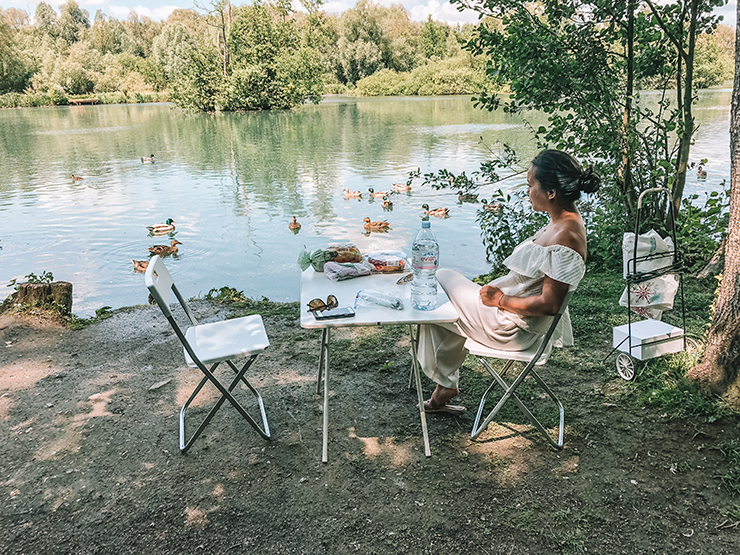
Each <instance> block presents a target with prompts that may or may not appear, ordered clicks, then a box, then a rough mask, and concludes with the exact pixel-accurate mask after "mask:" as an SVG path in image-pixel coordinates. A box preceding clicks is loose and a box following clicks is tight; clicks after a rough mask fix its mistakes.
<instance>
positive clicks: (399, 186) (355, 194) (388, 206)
mask: <svg viewBox="0 0 740 555" xmlns="http://www.w3.org/2000/svg"><path fill="white" fill-rule="evenodd" d="M410 192H411V185H409V184H408V183H394V184H393V190H392V191H376V190H375V189H373V188H372V187H370V188H369V189H368V190H367V195H368V196H370V197H371V198H373V199H379V200H380V201H381V202H382V206H383V209H384V210H392V209H393V201H392V200H391V198H390V195H392V194H393V193H410ZM362 195H363V193H362V191H350V190H349V189H348V188H347V187H345V188H344V198H345V199H346V200H349V199H358V200H361V199H362ZM458 198H459V200H460V201H461V202H477V199H478V195H463V194H462V193H460V195H459V196H458ZM421 209H422V210H423V211H424V215H425V216H434V217H435V218H447V217H448V216H449V213H450V209H449V208H429V205H428V204H426V203H425V204H422V205H421ZM362 223H363V227H364V228H365V232H366V233H370V232H387V231H389V230H390V228H391V227H392V226H393V224H392V223H390V222H389V221H387V220H372V219H370V218H369V217H366V218H364V219H363V220H362ZM288 229H290V230H291V231H292V232H293V233H296V234H297V233H298V232H299V231H300V229H301V224H300V222H298V221H297V220H296V217H295V216H293V221H292V222H290V223H289V224H288Z"/></svg>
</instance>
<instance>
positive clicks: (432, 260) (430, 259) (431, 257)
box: [412, 252, 437, 270]
mask: <svg viewBox="0 0 740 555" xmlns="http://www.w3.org/2000/svg"><path fill="white" fill-rule="evenodd" d="M412 266H413V267H414V270H436V269H437V256H436V255H435V254H434V253H433V252H425V253H422V255H421V256H420V257H419V258H417V259H416V260H414V264H412Z"/></svg>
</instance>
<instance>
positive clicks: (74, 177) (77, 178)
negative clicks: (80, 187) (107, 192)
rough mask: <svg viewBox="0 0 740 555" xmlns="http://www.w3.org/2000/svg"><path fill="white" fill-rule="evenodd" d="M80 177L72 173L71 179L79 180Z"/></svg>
mask: <svg viewBox="0 0 740 555" xmlns="http://www.w3.org/2000/svg"><path fill="white" fill-rule="evenodd" d="M81 179H82V178H81V177H78V176H76V175H75V174H72V181H80V180H81Z"/></svg>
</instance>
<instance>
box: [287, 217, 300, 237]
mask: <svg viewBox="0 0 740 555" xmlns="http://www.w3.org/2000/svg"><path fill="white" fill-rule="evenodd" d="M288 229H290V230H291V231H292V232H293V233H298V230H299V229H301V224H300V223H299V222H297V221H296V219H295V216H293V221H292V222H290V223H289V224H288Z"/></svg>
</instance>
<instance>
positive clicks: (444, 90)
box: [0, 0, 734, 111]
mask: <svg viewBox="0 0 740 555" xmlns="http://www.w3.org/2000/svg"><path fill="white" fill-rule="evenodd" d="M323 3H324V0H302V5H303V7H304V9H305V11H300V12H296V11H294V10H293V9H292V8H291V3H290V2H289V1H287V0H264V1H255V2H254V3H253V4H245V5H241V6H232V5H231V3H230V2H227V1H226V0H214V1H212V2H211V3H209V4H207V5H206V4H204V5H200V6H198V4H196V6H198V7H197V8H196V9H190V10H183V9H178V10H175V11H173V12H172V14H171V15H170V16H169V17H168V18H167V19H165V20H163V21H161V22H156V21H153V20H151V19H149V18H147V17H143V16H139V15H138V14H136V13H135V12H131V13H130V14H129V16H128V18H126V19H125V20H123V21H121V20H117V19H115V18H111V17H109V16H108V15H106V14H105V13H104V12H103V11H101V10H98V11H97V12H96V13H95V16H94V18H93V19H92V20H91V19H90V15H89V13H88V12H87V11H86V10H84V9H81V8H80V6H79V5H78V4H77V2H76V1H75V0H67V2H65V3H64V4H62V5H61V6H60V7H59V10H58V11H55V10H54V9H53V8H52V7H51V6H50V5H49V4H48V3H46V2H41V3H39V4H38V6H37V7H36V11H35V13H34V14H33V18H31V16H30V14H28V13H27V12H24V11H22V10H19V9H16V8H9V9H6V10H2V9H1V8H0V95H2V96H0V106H29V105H48V104H64V103H66V102H67V101H68V100H69V99H70V98H73V97H80V96H90V95H95V96H97V97H99V98H100V99H101V101H104V102H132V101H134V102H135V101H149V100H157V99H160V100H172V101H174V102H175V103H176V104H178V105H180V106H182V107H184V108H188V109H193V110H199V111H213V110H227V111H229V110H230V111H235V110H255V109H276V108H277V109H280V108H291V107H293V106H296V105H298V104H301V103H303V102H306V101H314V102H318V101H319V100H320V98H321V97H322V96H323V95H325V94H332V93H335V94H336V93H339V94H356V95H365V96H376V95H439V94H479V93H483V94H488V95H490V94H494V93H496V92H506V91H508V90H509V86H510V83H509V82H506V81H503V80H501V79H490V78H489V77H487V76H486V65H487V63H489V61H490V60H489V58H490V56H489V55H488V54H487V53H485V52H482V51H475V50H473V49H471V48H470V46H469V45H470V44H471V43H472V42H473V41H474V40H475V38H476V37H477V36H478V35H479V32H480V30H481V29H491V30H496V29H501V28H502V25H503V21H504V18H503V17H501V14H490V15H487V16H486V17H485V18H483V20H482V21H481V23H480V24H479V25H473V24H465V25H449V24H446V23H443V22H438V21H434V20H433V19H431V17H429V18H428V19H427V20H426V21H424V22H414V21H411V20H410V17H409V13H408V11H407V10H406V9H405V8H404V7H403V6H401V5H400V4H393V5H391V6H390V7H384V6H381V5H379V4H377V3H375V2H373V1H372V0H360V1H359V2H357V4H356V6H355V7H354V8H350V9H348V10H346V11H345V12H343V13H341V14H338V15H333V14H328V13H326V12H324V11H323ZM696 59H697V62H696V69H695V77H694V79H695V81H696V82H697V84H698V85H699V86H700V87H701V86H704V87H707V86H713V85H717V84H720V83H722V82H723V81H725V80H727V79H730V78H731V77H732V74H733V73H732V72H733V63H734V31H733V30H732V29H731V28H729V27H726V26H720V27H718V28H716V29H715V30H714V32H713V33H702V34H701V35H700V36H699V38H698V41H697V54H696ZM640 85H641V86H644V87H646V88H650V87H652V86H654V85H655V83H654V82H651V81H650V79H645V80H643V82H642V83H640Z"/></svg>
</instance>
